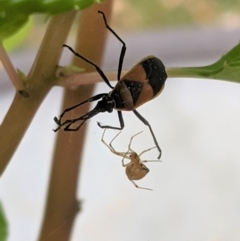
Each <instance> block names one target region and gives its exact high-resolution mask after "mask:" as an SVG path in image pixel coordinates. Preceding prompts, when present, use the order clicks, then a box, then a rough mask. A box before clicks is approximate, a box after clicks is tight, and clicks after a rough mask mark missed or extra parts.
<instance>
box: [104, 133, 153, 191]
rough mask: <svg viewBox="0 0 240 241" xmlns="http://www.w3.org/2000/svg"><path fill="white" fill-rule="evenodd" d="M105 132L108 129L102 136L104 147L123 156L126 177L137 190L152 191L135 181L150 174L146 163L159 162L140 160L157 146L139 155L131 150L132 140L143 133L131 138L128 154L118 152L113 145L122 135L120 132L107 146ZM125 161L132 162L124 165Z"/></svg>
mask: <svg viewBox="0 0 240 241" xmlns="http://www.w3.org/2000/svg"><path fill="white" fill-rule="evenodd" d="M105 131H106V129H105V130H104V132H103V135H102V142H103V143H104V145H106V146H107V147H108V148H109V150H110V151H111V152H112V153H114V154H115V155H118V156H121V157H123V159H122V166H123V167H126V169H125V171H126V175H127V177H128V179H129V180H130V181H131V182H132V183H133V185H134V186H135V187H137V188H140V189H146V190H152V189H149V188H145V187H139V186H138V185H137V184H136V183H135V182H134V181H133V180H140V179H142V178H143V177H145V176H146V175H147V174H148V172H149V169H148V168H147V167H146V166H145V165H144V164H143V163H145V162H157V161H146V160H144V161H142V160H141V159H140V156H141V155H142V154H143V153H145V152H148V151H150V150H152V149H154V148H156V147H155V146H154V147H152V148H148V149H146V150H144V151H142V152H141V153H140V154H139V155H138V154H137V153H136V152H135V151H134V150H133V149H131V144H132V140H133V138H134V137H135V136H137V135H139V134H140V133H141V132H139V133H137V134H135V135H134V136H132V137H131V139H130V142H129V145H128V151H127V152H118V151H116V150H115V149H114V147H113V146H112V143H113V141H114V140H115V139H116V138H117V136H118V135H119V134H120V133H121V132H119V133H118V134H117V135H116V136H115V137H114V138H113V139H112V140H111V142H110V143H109V144H107V143H106V142H105V140H104V134H105ZM124 159H129V160H130V162H129V163H127V164H124Z"/></svg>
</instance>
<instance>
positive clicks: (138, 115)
mask: <svg viewBox="0 0 240 241" xmlns="http://www.w3.org/2000/svg"><path fill="white" fill-rule="evenodd" d="M133 113H134V114H135V115H136V116H137V117H138V119H139V120H141V121H142V122H143V123H144V124H145V125H147V126H148V128H149V130H150V132H151V134H152V137H153V140H154V143H155V145H156V147H157V149H158V151H159V156H158V159H160V158H161V155H162V150H161V148H160V147H159V145H158V142H157V139H156V137H155V135H154V133H153V130H152V127H151V125H150V124H149V123H148V121H147V120H146V119H145V118H144V117H143V116H141V115H140V114H139V112H137V111H136V110H133Z"/></svg>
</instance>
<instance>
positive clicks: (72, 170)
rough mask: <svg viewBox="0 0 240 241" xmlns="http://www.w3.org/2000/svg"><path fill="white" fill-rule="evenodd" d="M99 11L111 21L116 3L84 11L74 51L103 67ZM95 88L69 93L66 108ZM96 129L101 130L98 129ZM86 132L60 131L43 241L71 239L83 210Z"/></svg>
mask: <svg viewBox="0 0 240 241" xmlns="http://www.w3.org/2000/svg"><path fill="white" fill-rule="evenodd" d="M98 10H102V11H104V13H105V14H106V17H107V18H108V19H109V17H110V14H111V11H112V0H108V1H106V2H105V3H104V4H101V5H97V4H93V5H92V6H91V7H90V8H88V9H86V10H84V11H82V12H81V16H80V26H79V32H78V35H77V40H78V41H77V43H76V47H75V48H74V49H75V50H76V51H79V52H81V54H82V55H84V56H86V57H87V58H89V59H91V60H92V61H93V62H94V63H96V64H97V65H99V64H100V62H101V59H102V56H103V53H104V44H105V41H106V33H107V30H106V28H105V26H104V25H103V24H101V16H99V14H98V13H97V11H98ZM73 65H77V66H79V67H81V68H84V69H85V71H87V72H89V71H93V70H95V69H93V68H92V66H90V65H89V64H87V63H86V62H83V61H82V60H80V59H77V58H75V57H74V59H73ZM93 88H94V86H93V85H88V86H87V85H85V86H80V87H79V88H77V89H75V90H72V89H67V90H65V94H64V100H63V107H62V108H63V109H65V108H67V107H69V106H72V105H75V104H76V103H79V102H81V101H83V100H85V99H87V98H89V96H91V95H92V93H93ZM89 106H90V105H89V104H85V105H84V106H83V107H82V108H81V109H80V110H76V111H74V113H73V112H71V113H70V118H72V117H74V116H75V115H77V116H79V115H83V114H85V113H86V112H88V111H89ZM96 128H98V127H97V126H96ZM85 132H86V125H84V126H82V127H81V129H80V130H79V131H77V132H64V131H61V130H60V131H59V132H58V136H57V140H56V147H55V152H54V159H53V166H52V173H51V177H50V186H49V190H48V198H47V204H46V211H45V216H44V221H43V225H42V230H41V234H40V237H39V241H48V240H49V241H50V240H51V241H55V240H56V241H66V240H69V237H70V235H71V231H72V227H73V222H74V219H75V217H76V214H77V212H78V211H79V209H81V208H79V202H78V201H77V199H76V193H77V186H78V185H79V170H80V164H81V161H80V156H81V154H82V151H83V147H84V137H85Z"/></svg>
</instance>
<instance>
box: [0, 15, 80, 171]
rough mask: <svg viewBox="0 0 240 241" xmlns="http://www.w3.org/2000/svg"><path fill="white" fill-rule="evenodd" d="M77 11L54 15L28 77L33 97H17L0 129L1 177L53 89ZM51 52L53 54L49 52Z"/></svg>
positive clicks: (17, 95) (29, 91) (29, 89)
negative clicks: (57, 67) (59, 63)
mask: <svg viewBox="0 0 240 241" xmlns="http://www.w3.org/2000/svg"><path fill="white" fill-rule="evenodd" d="M75 13H76V11H71V12H68V13H64V14H60V15H56V16H53V17H52V18H51V20H50V22H49V25H48V28H47V31H46V34H45V36H44V39H43V41H42V44H41V47H40V49H39V52H38V55H37V57H36V59H35V62H34V65H33V67H32V69H31V71H30V73H29V75H28V77H27V86H26V88H27V92H28V93H30V98H27V99H26V98H24V97H22V96H21V95H20V94H19V93H16V94H15V97H14V99H13V102H12V104H11V107H10V109H9V110H8V112H7V114H6V116H5V118H4V120H3V122H2V125H1V127H0V147H1V148H0V175H2V173H3V171H4V170H5V168H6V166H7V164H8V163H9V161H10V160H11V157H12V155H13V154H14V152H15V150H16V149H17V147H18V145H19V143H20V142H21V140H22V138H23V136H24V134H25V132H26V130H27V129H28V126H29V125H30V123H31V121H32V119H33V117H34V115H35V114H36V112H37V110H38V107H39V106H40V105H41V103H42V101H43V99H44V98H45V96H46V95H47V93H48V91H49V90H50V89H51V87H52V85H53V83H51V80H52V79H53V77H54V75H55V70H56V65H57V64H58V62H59V59H60V56H61V52H62V51H61V49H62V44H63V43H64V42H65V41H66V38H67V36H68V33H69V29H70V27H71V25H72V21H73V19H74V17H75ZM49 49H51V51H49Z"/></svg>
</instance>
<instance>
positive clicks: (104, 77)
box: [63, 44, 113, 89]
mask: <svg viewBox="0 0 240 241" xmlns="http://www.w3.org/2000/svg"><path fill="white" fill-rule="evenodd" d="M63 47H66V48H68V49H69V50H70V51H71V52H72V53H73V54H74V55H76V56H77V57H79V58H80V59H83V60H84V61H86V62H87V63H89V64H91V65H92V66H94V67H95V69H96V70H97V72H98V73H99V75H100V76H101V77H102V79H103V80H104V82H105V83H106V84H107V85H108V86H109V87H110V88H111V89H113V86H112V85H111V84H110V82H109V80H108V79H107V77H106V75H105V74H104V73H103V71H102V69H101V68H100V67H99V66H97V65H96V64H94V63H93V62H91V61H90V60H88V59H86V58H85V57H83V56H82V55H80V54H79V53H77V52H75V51H74V50H73V48H72V47H70V46H68V45H66V44H64V45H63Z"/></svg>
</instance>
